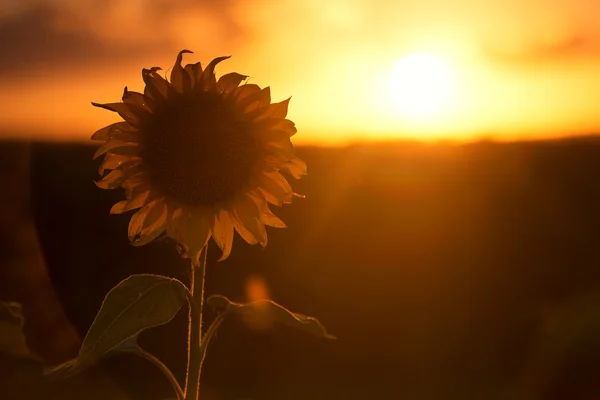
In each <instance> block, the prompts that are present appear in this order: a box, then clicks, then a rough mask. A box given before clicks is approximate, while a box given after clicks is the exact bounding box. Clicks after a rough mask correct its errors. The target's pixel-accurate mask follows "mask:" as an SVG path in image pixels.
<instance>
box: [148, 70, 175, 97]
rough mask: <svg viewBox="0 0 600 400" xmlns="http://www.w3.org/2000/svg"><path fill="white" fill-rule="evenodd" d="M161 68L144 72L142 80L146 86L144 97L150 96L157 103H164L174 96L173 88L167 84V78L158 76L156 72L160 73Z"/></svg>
mask: <svg viewBox="0 0 600 400" xmlns="http://www.w3.org/2000/svg"><path fill="white" fill-rule="evenodd" d="M160 70H161V68H159V67H153V68H151V69H145V68H144V69H143V70H142V79H143V80H144V83H145V84H146V88H145V89H144V96H149V97H150V98H151V99H153V100H156V101H164V100H166V99H167V98H169V97H170V96H171V95H172V92H173V87H172V86H171V85H170V84H169V82H167V80H166V79H165V78H163V77H162V76H160V75H158V74H157V73H156V71H160Z"/></svg>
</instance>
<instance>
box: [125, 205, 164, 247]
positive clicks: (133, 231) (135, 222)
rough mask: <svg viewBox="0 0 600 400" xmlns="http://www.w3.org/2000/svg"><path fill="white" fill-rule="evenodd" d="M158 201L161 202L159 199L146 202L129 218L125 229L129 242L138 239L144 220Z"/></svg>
mask: <svg viewBox="0 0 600 400" xmlns="http://www.w3.org/2000/svg"><path fill="white" fill-rule="evenodd" d="M159 203H162V202H161V201H160V200H156V201H153V202H151V203H148V204H146V205H145V206H144V207H142V208H141V209H140V210H139V211H138V212H136V213H135V214H133V215H132V216H131V219H130V220H129V227H128V229H127V234H128V236H129V241H130V242H132V243H133V242H135V241H137V240H139V235H140V232H141V231H142V227H143V226H144V221H145V220H146V218H147V217H148V215H149V214H150V212H151V211H152V209H153V208H154V207H156V206H157V205H158V204H159Z"/></svg>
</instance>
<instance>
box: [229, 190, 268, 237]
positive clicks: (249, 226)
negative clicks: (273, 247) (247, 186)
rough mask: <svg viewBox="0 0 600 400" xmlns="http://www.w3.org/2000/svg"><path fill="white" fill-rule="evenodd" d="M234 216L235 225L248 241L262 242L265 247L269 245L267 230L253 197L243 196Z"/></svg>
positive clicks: (236, 205) (237, 203)
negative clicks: (259, 218) (260, 219)
mask: <svg viewBox="0 0 600 400" xmlns="http://www.w3.org/2000/svg"><path fill="white" fill-rule="evenodd" d="M234 216H235V218H234V219H233V224H234V227H235V229H236V230H237V231H238V233H239V234H240V236H241V237H242V238H243V239H244V240H245V241H246V242H248V243H250V244H256V243H260V244H261V245H262V246H263V247H265V246H266V245H267V231H266V229H265V226H264V225H263V224H262V223H261V222H260V221H259V220H258V216H259V215H258V208H257V207H256V204H255V203H254V202H253V201H252V199H250V198H249V197H248V196H245V195H244V196H242V198H241V199H240V200H239V201H237V202H236V204H235V211H234Z"/></svg>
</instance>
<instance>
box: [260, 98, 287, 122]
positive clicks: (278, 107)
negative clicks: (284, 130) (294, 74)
mask: <svg viewBox="0 0 600 400" xmlns="http://www.w3.org/2000/svg"><path fill="white" fill-rule="evenodd" d="M291 99H292V98H291V97H289V98H287V99H286V100H283V101H280V102H279V103H273V104H269V105H268V106H267V107H266V109H265V111H264V113H263V115H262V116H263V117H264V118H285V117H286V115H287V113H288V107H289V104H290V100H291Z"/></svg>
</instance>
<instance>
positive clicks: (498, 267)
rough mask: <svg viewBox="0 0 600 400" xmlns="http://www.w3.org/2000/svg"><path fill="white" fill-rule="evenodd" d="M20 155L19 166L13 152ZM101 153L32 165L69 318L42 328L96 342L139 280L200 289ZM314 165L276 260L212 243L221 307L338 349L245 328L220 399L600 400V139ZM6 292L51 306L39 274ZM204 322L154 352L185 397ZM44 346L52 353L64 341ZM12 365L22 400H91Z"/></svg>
mask: <svg viewBox="0 0 600 400" xmlns="http://www.w3.org/2000/svg"><path fill="white" fill-rule="evenodd" d="M11 146H16V147H18V148H20V146H18V145H15V144H14V143H13V144H11V143H5V144H4V145H2V147H3V148H5V149H11V148H12V147H11ZM94 150H95V148H94V147H91V146H86V145H79V144H57V143H33V144H32V145H31V148H30V160H31V163H30V176H31V210H32V215H33V217H34V221H35V223H36V226H37V229H38V236H39V240H40V243H41V248H42V250H43V256H44V258H45V261H46V265H47V270H48V276H49V278H50V280H51V281H52V284H53V286H54V288H55V290H56V293H57V295H58V299H59V300H60V303H58V302H56V303H52V302H43V303H41V304H39V302H38V303H35V304H34V305H32V311H31V315H30V318H32V320H33V321H35V319H36V318H44V316H46V317H47V316H48V315H54V314H52V313H59V312H58V311H56V310H55V308H56V307H59V304H62V305H63V307H64V312H65V314H66V316H67V318H68V319H69V320H70V322H71V323H72V326H73V327H74V329H75V331H76V332H78V334H79V335H80V336H82V335H84V334H85V331H86V330H87V328H88V327H89V325H90V324H91V322H92V320H93V317H94V315H95V313H96V311H97V310H98V308H99V307H100V304H101V302H102V299H103V297H104V295H105V294H106V293H107V292H108V290H110V288H112V287H113V286H114V285H115V284H116V283H118V282H119V281H120V280H122V279H123V278H125V277H127V276H129V275H130V274H133V273H140V272H152V273H161V274H167V275H170V276H172V277H176V278H178V279H181V280H186V279H187V272H186V268H187V264H186V261H185V260H182V259H180V258H179V257H178V255H177V252H175V251H174V248H173V245H172V243H171V242H169V241H168V240H167V239H164V240H160V241H158V242H155V243H152V244H149V245H147V246H145V247H141V248H136V247H133V246H131V245H129V244H128V241H127V234H126V232H127V224H128V220H129V218H128V216H125V215H121V216H116V215H109V213H108V210H109V209H110V207H111V205H112V204H114V203H115V202H116V201H118V200H120V199H121V197H122V192H121V191H120V190H115V191H103V190H100V189H98V188H96V186H95V185H94V183H93V181H94V180H95V179H98V174H97V166H98V162H95V161H93V160H92V155H93V153H94ZM297 152H298V154H299V156H300V157H301V158H302V159H304V160H305V161H306V162H307V164H308V176H307V177H305V178H304V179H302V180H299V181H297V182H293V183H292V184H293V187H294V189H295V190H296V191H297V192H299V193H302V194H305V195H306V198H305V199H297V200H295V201H294V203H293V204H291V205H286V206H284V207H283V208H281V209H279V208H276V207H275V210H274V211H275V213H276V214H277V215H278V216H280V217H281V218H282V219H283V220H284V221H285V222H286V224H287V225H288V228H287V229H270V230H269V231H268V234H269V244H268V245H267V247H266V248H265V249H262V248H261V247H260V246H249V245H247V244H246V243H244V242H243V241H242V240H241V239H240V238H239V237H238V238H236V240H235V242H234V246H233V252H232V255H231V256H230V258H228V259H227V260H225V261H223V262H220V263H217V258H218V256H219V255H220V252H219V250H218V249H217V247H216V246H214V244H213V245H211V247H210V248H209V256H208V257H209V267H208V273H207V274H208V275H207V292H208V295H210V294H214V293H221V294H224V295H226V296H228V297H230V298H231V299H233V300H236V301H244V300H246V286H247V285H246V284H247V282H248V281H249V279H252V280H253V281H256V280H257V279H261V280H262V281H263V282H265V284H266V286H267V288H268V292H269V293H270V297H271V298H273V299H274V300H276V301H277V302H279V303H281V304H283V305H285V306H286V307H288V308H289V309H291V310H293V311H296V312H301V313H305V314H309V315H314V316H316V317H318V318H319V320H320V321H321V322H322V323H323V324H324V325H325V326H326V327H327V329H328V330H329V331H330V332H331V333H333V334H335V335H336V336H337V337H338V339H337V340H336V341H324V340H320V339H317V338H314V337H312V336H309V335H305V334H303V333H299V332H295V331H292V330H291V329H287V328H285V327H280V326H273V327H268V328H264V329H257V328H253V327H252V326H248V325H247V324H245V323H244V322H243V321H241V320H240V321H235V320H231V321H228V322H226V323H225V324H224V325H223V326H222V328H221V330H220V331H219V333H218V336H217V337H216V339H215V340H214V342H213V343H212V344H211V347H210V348H209V353H208V356H207V360H206V364H205V370H204V373H203V376H202V391H203V393H204V395H205V397H203V399H206V400H211V399H223V400H225V399H261V400H263V399H264V400H267V399H269V400H270V399H273V400H274V399H315V400H320V399H337V398H340V399H342V398H343V399H347V400H354V399H357V400H358V399H361V400H362V399H371V398H377V399H410V400H417V399H474V400H475V399H486V400H488V399H490V400H491V399H507V400H512V399H523V400H525V399H528V400H530V399H540V400H541V399H544V400H545V399H548V400H550V399H571V400H578V399H581V400H583V399H595V398H600V379H599V377H600V251H599V249H600V139H599V138H598V137H594V136H590V137H581V138H575V139H564V140H548V141H531V142H514V143H493V142H485V141H482V142H477V143H471V144H452V143H439V144H422V143H417V142H404V143H380V144H363V145H358V144H357V145H353V146H348V147H344V148H325V147H323V148H321V147H300V148H299V149H298V151H297ZM9 153H10V152H8V153H6V154H5V164H7V165H6V166H5V169H4V172H3V174H4V175H3V176H4V177H6V181H5V182H8V179H9V177H10V175H11V174H10V168H11V164H9V163H8V162H6V157H7V154H9ZM6 167H8V168H9V169H8V170H6ZM7 186H9V185H7ZM4 190H6V192H5V193H9V192H11V190H13V189H11V187H6V188H5V189H4ZM4 190H3V191H4ZM2 237H3V238H4V239H3V240H4V243H11V242H10V240H11V238H12V236H11V235H10V233H8V234H5V235H4V236H2ZM3 246H5V247H4V248H5V249H8V250H10V245H3ZM8 250H7V251H6V252H3V253H4V255H3V257H2V259H3V260H4V262H7V263H8V262H9V261H10V251H8ZM15 276H19V279H15V278H14V277H15ZM0 278H2V279H0V280H1V281H2V283H0V298H7V297H12V299H16V300H21V301H24V300H25V302H26V301H27V299H28V298H31V296H35V295H36V294H37V293H39V292H37V290H42V291H43V290H48V288H47V287H45V288H44V287H42V288H37V289H35V290H34V289H31V287H33V286H32V285H27V284H26V282H25V283H24V281H23V279H26V278H27V274H23V273H22V274H21V275H19V274H17V273H15V272H14V271H9V272H6V271H5V272H4V273H2V274H0ZM25 287H27V288H28V289H27V290H26V289H24V288H25ZM213 317H214V315H213V314H209V315H207V318H213ZM57 318H58V317H57ZM186 318H187V314H186V313H185V312H180V313H179V314H178V316H177V317H176V318H175V320H174V322H173V323H172V324H171V325H167V326H164V327H160V328H157V329H155V330H152V331H149V332H146V333H145V334H144V335H143V336H142V338H141V343H142V345H143V346H144V347H145V348H146V349H149V350H151V351H152V352H153V353H154V354H156V355H157V356H158V357H159V358H161V359H163V360H164V361H165V362H166V363H167V364H168V365H169V366H170V367H172V368H173V370H174V372H175V373H176V374H177V375H178V377H179V378H180V379H183V375H184V373H185V372H184V364H185V361H186V360H185V341H184V340H182V337H183V336H184V335H185V329H184V328H185V323H186ZM61 321H62V320H61ZM32 323H33V322H32ZM55 328H56V329H61V328H60V327H55ZM32 335H33V336H32V337H35V336H36V335H35V334H32ZM38 336H39V337H38V338H37V339H35V338H34V339H32V340H34V341H37V343H38V346H40V348H42V349H43V348H44V345H45V341H47V340H49V339H48V337H50V333H48V334H47V335H39V334H38ZM46 336H48V337H46ZM65 340H66V339H65ZM46 344H47V343H46ZM65 348H69V346H68V345H65ZM47 351H49V352H51V350H47ZM53 354H54V356H55V357H57V358H60V354H58V353H57V352H54V353H53ZM0 360H1V362H0V370H2V371H3V372H2V373H1V374H0V375H1V377H0V385H2V388H0V390H3V391H4V392H5V393H6V392H7V393H9V394H11V395H10V396H12V397H10V396H9V397H5V398H7V399H13V398H14V399H20V398H21V397H19V396H24V397H22V398H23V399H34V398H44V399H58V398H61V399H64V398H69V399H70V398H73V399H78V398H80V397H78V395H77V388H76V387H75V386H76V384H75V383H70V384H68V383H65V382H59V383H52V384H48V383H42V381H41V380H40V379H39V378H38V377H36V375H35V371H34V369H32V367H31V366H29V365H28V364H27V363H26V362H19V363H17V364H13V363H11V360H9V359H7V358H2V359H0ZM101 369H102V371H103V372H102V373H103V374H104V375H103V376H104V377H105V378H106V379H107V380H110V381H112V382H114V384H115V388H114V390H116V391H120V392H122V393H124V394H125V395H127V396H128V398H130V399H140V400H141V399H144V400H161V399H166V398H168V397H169V396H171V392H170V387H169V385H168V383H167V382H166V381H165V380H163V378H162V376H161V375H160V373H159V372H158V371H157V370H155V369H154V367H152V366H151V365H147V364H146V363H145V361H143V360H138V359H135V358H130V357H119V358H114V359H110V360H107V361H106V362H105V363H103V364H102V368H101ZM76 379H86V378H85V377H84V378H76ZM87 379H91V378H89V377H88V378H87ZM74 387H75V388H74ZM107 390H108V389H107ZM61 391H63V392H61ZM64 391H67V392H68V393H69V394H68V395H66V394H64V393H67V392H64ZM17 393H20V394H19V395H17ZM61 393H62V394H61ZM94 395H96V396H98V397H93V396H94ZM94 395H90V397H89V398H90V399H93V398H101V397H100V394H99V393H98V394H94ZM38 396H40V397H38ZM69 396H73V397H69ZM115 398H116V397H115Z"/></svg>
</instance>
